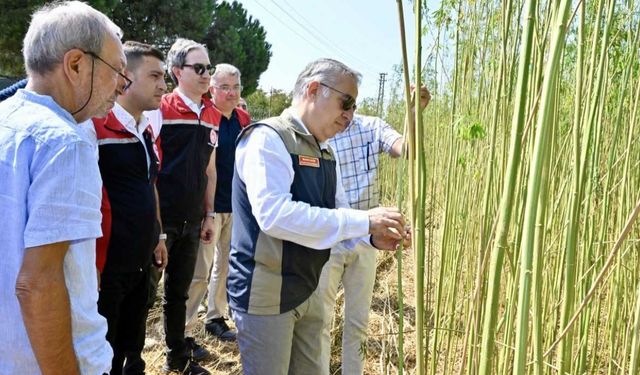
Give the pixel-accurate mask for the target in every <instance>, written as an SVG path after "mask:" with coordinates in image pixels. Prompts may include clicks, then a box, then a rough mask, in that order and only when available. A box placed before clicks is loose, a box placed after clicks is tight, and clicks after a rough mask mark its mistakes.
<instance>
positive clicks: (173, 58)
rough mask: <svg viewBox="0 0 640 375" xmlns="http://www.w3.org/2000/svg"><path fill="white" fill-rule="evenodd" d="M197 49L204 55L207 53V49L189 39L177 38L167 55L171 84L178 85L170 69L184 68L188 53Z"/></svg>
mask: <svg viewBox="0 0 640 375" xmlns="http://www.w3.org/2000/svg"><path fill="white" fill-rule="evenodd" d="M198 48H200V49H202V50H203V51H204V52H205V53H208V52H207V47H205V46H204V45H202V44H200V43H197V42H195V41H193V40H190V39H184V38H178V39H176V41H175V42H174V43H173V45H172V46H171V49H170V50H169V53H167V70H168V71H169V76H171V80H173V83H175V84H176V85H177V84H178V78H177V77H176V76H175V74H173V71H172V70H171V68H173V67H178V68H182V67H184V64H186V62H187V55H188V54H189V52H191V51H192V50H194V49H198Z"/></svg>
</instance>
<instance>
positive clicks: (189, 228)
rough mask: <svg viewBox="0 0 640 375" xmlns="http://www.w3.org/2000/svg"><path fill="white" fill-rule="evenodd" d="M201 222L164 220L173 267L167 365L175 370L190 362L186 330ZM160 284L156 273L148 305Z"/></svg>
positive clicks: (167, 299) (167, 290)
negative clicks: (188, 301)
mask: <svg viewBox="0 0 640 375" xmlns="http://www.w3.org/2000/svg"><path fill="white" fill-rule="evenodd" d="M201 225H202V223H201V222H200V221H197V222H190V221H186V222H178V223H176V222H170V221H169V222H167V221H164V220H163V228H164V232H165V233H166V234H167V240H166V242H165V243H166V245H167V251H168V253H169V263H168V264H167V268H166V269H165V270H164V297H163V315H164V334H165V340H166V344H167V362H168V363H169V365H170V366H172V367H182V366H184V364H186V361H187V360H188V359H189V356H190V352H189V350H188V349H187V344H186V343H185V341H184V326H185V323H186V314H187V305H186V303H187V299H188V298H189V286H190V285H191V280H192V279H193V271H194V269H195V266H196V259H197V254H198V246H199V244H200V228H201ZM159 280H160V277H159V273H158V272H157V271H156V270H153V271H152V275H151V289H150V296H153V297H151V298H149V299H148V305H149V306H152V305H153V301H154V298H155V295H156V291H157V288H158V282H159Z"/></svg>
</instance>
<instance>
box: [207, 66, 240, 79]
mask: <svg viewBox="0 0 640 375" xmlns="http://www.w3.org/2000/svg"><path fill="white" fill-rule="evenodd" d="M223 75H230V76H234V77H238V83H240V77H241V75H242V74H241V73H240V69H238V68H236V67H235V66H233V65H231V64H224V63H222V64H218V65H216V71H215V72H214V73H213V75H212V76H211V82H214V81H215V82H218V78H219V77H220V76H223Z"/></svg>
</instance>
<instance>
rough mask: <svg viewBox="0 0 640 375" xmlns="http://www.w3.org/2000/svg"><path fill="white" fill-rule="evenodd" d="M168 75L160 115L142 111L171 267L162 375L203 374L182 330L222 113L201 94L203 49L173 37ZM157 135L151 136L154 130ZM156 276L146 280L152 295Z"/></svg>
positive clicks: (209, 214) (208, 229) (207, 235)
mask: <svg viewBox="0 0 640 375" xmlns="http://www.w3.org/2000/svg"><path fill="white" fill-rule="evenodd" d="M167 63H168V70H169V75H170V76H171V79H172V80H173V82H174V83H175V84H176V85H177V87H176V89H175V90H174V91H173V92H172V93H170V94H167V95H165V96H164V97H163V98H162V101H161V103H160V110H159V111H153V112H151V113H147V115H148V116H149V118H150V120H151V123H152V124H162V127H161V130H160V132H159V134H160V139H159V142H160V149H161V164H162V168H161V169H160V173H159V174H158V184H157V186H158V193H159V195H160V212H161V216H162V224H163V229H164V235H166V246H167V250H168V254H169V263H168V264H167V267H166V268H165V270H164V298H163V312H164V332H165V341H166V344H167V357H166V363H165V365H164V367H163V369H164V371H165V372H174V371H177V372H181V373H184V374H194V375H195V374H209V371H207V370H206V369H204V368H203V367H202V366H200V365H199V364H198V363H197V362H196V361H201V360H203V359H205V358H207V357H208V356H209V355H210V353H209V352H208V351H207V350H206V349H205V348H203V347H201V346H200V345H198V344H197V343H196V342H195V340H194V339H193V338H191V337H190V338H185V336H184V327H185V317H186V302H187V298H188V292H189V285H190V284H191V280H192V279H193V272H194V267H195V264H196V258H197V252H198V245H199V243H200V241H202V242H203V243H205V244H209V243H211V241H212V240H213V235H214V229H215V224H214V221H213V219H214V217H215V211H214V205H213V199H214V196H215V188H216V153H215V148H216V147H217V144H218V137H217V134H216V131H215V130H217V128H218V124H219V123H220V113H219V112H218V111H216V110H215V108H214V107H213V103H212V102H211V100H210V99H209V98H208V97H207V96H206V95H205V94H206V93H207V90H208V89H209V79H210V78H211V74H212V73H213V70H214V69H213V67H212V66H211V64H210V62H209V56H208V53H207V49H206V48H205V47H204V46H203V45H202V44H199V43H196V42H194V41H192V40H188V39H178V40H176V41H175V43H173V45H172V46H171V49H170V50H169V53H168V54H167ZM156 133H157V132H156ZM158 280H159V274H158V273H156V274H155V276H154V277H152V284H153V288H152V296H155V289H156V288H157V283H158Z"/></svg>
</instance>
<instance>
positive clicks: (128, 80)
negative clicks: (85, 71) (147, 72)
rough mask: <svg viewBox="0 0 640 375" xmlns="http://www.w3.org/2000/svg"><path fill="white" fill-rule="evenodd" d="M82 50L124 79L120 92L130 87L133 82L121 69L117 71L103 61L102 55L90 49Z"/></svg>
mask: <svg viewBox="0 0 640 375" xmlns="http://www.w3.org/2000/svg"><path fill="white" fill-rule="evenodd" d="M80 51H82V53H84V54H87V55H89V56H91V57H92V58H93V59H98V60H99V61H101V62H102V63H103V64H104V65H106V66H108V67H109V68H111V70H113V71H114V72H116V73H118V75H119V76H120V77H122V78H123V79H124V81H125V84H124V87H123V88H122V92H125V91H127V90H128V89H129V87H131V85H132V84H133V81H132V80H130V79H129V77H127V76H125V75H124V74H122V72H121V71H119V70H118V69H116V68H115V67H114V66H113V65H111V64H109V63H108V62H106V61H104V59H102V57H100V56H98V54H96V53H94V52H91V51H83V50H80Z"/></svg>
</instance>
